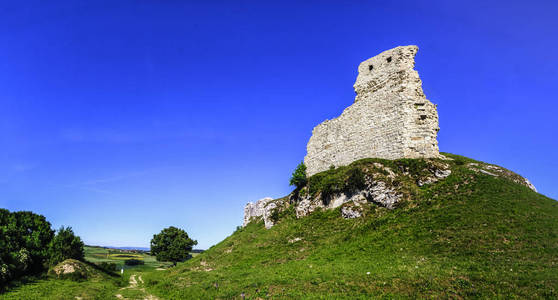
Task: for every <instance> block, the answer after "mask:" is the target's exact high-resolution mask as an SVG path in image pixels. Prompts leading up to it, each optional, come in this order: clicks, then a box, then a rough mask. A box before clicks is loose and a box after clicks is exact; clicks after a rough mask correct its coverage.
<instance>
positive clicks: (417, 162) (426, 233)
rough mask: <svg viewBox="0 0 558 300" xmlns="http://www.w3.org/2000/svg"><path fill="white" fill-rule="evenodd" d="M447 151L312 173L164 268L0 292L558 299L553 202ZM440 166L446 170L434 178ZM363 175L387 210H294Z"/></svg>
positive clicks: (508, 175) (361, 180) (113, 255)
mask: <svg viewBox="0 0 558 300" xmlns="http://www.w3.org/2000/svg"><path fill="white" fill-rule="evenodd" d="M445 155H446V156H447V157H449V158H451V160H441V159H431V160H422V159H403V160H395V161H387V160H381V159H365V160H361V161H357V162H355V163H353V164H351V165H350V166H346V167H340V168H336V169H332V170H329V171H326V172H322V173H319V174H316V175H314V176H313V177H311V178H309V183H308V184H307V185H306V186H304V187H302V188H301V189H299V190H298V191H297V192H296V193H293V194H291V195H290V196H288V197H285V198H282V199H279V200H280V202H282V203H283V205H282V206H280V210H278V212H277V213H276V214H274V216H273V218H274V221H275V223H276V224H275V226H273V227H272V228H271V229H269V230H267V229H265V228H264V224H263V221H259V222H258V221H252V222H251V223H250V224H249V225H248V226H246V227H245V228H241V229H238V230H237V231H236V232H234V233H233V234H232V235H231V236H229V237H228V238H226V239H225V240H223V241H222V242H221V243H219V244H218V245H216V246H214V247H212V248H210V249H209V250H207V251H205V252H204V253H202V254H200V255H198V256H195V257H194V258H192V259H190V260H189V261H187V262H184V263H181V264H179V265H178V266H177V267H173V268H170V269H168V270H156V268H155V267H156V266H157V264H158V263H157V262H155V261H152V258H149V257H143V256H142V258H143V259H144V260H145V261H146V265H145V266H142V267H136V268H130V269H126V270H125V271H124V275H123V276H119V275H117V276H115V275H114V274H112V275H111V274H110V273H104V272H97V271H92V273H91V274H92V275H91V276H88V278H87V279H84V280H81V281H74V280H69V279H60V278H55V277H52V276H46V275H45V276H41V277H37V278H26V279H25V280H24V282H21V283H19V284H16V285H14V286H13V287H11V288H10V289H9V291H8V292H7V293H5V294H2V295H0V299H77V298H81V299H111V298H112V299H116V297H117V296H118V297H120V298H125V299H146V298H147V299H155V298H154V297H158V298H159V299H242V297H241V295H242V294H244V296H245V298H246V299H266V298H274V299H326V298H327V299H330V298H336V299H370V298H390V299H391V298H458V299H460V298H521V299H523V298H543V299H544V298H547V299H556V298H557V297H558V202H556V201H555V200H553V199H550V198H547V197H545V196H543V195H540V194H538V193H536V192H534V191H532V190H531V189H530V188H529V187H528V184H527V183H526V182H525V181H524V180H523V178H522V177H520V176H519V175H517V174H515V173H513V172H510V171H508V170H506V169H503V168H499V167H496V166H493V165H490V164H485V163H482V162H478V161H474V160H471V159H467V158H464V157H460V156H456V155H450V154H445ZM440 166H443V167H444V168H449V169H450V170H451V174H450V175H449V176H448V177H445V178H443V179H440V178H438V179H435V180H433V177H432V174H434V173H435V170H437V168H440ZM388 169H389V170H388ZM433 172H434V173H433ZM367 176H368V177H367ZM370 176H372V177H374V178H375V179H377V180H382V181H385V182H386V184H387V188H393V189H394V190H397V191H399V192H401V193H402V197H401V200H400V201H399V202H398V203H396V208H395V209H387V208H385V207H382V205H378V204H375V203H374V202H368V203H365V204H363V205H361V206H360V207H359V208H361V213H362V214H363V216H362V217H360V218H355V219H344V218H342V217H341V208H342V207H343V206H341V207H338V208H336V209H332V210H326V209H318V210H317V211H314V212H313V213H311V214H310V215H308V216H306V217H302V218H296V213H295V206H296V205H297V201H300V199H301V198H300V197H303V195H306V196H311V197H314V198H316V199H319V198H320V197H324V203H326V202H327V201H325V200H327V197H325V196H324V195H335V194H338V193H343V192H351V191H354V190H358V189H359V188H362V187H363V186H364V184H365V183H366V180H367V179H366V178H369V177H370ZM436 180H437V181H436ZM277 203H279V202H277ZM110 251H112V250H108V249H103V248H97V249H93V248H89V247H88V248H87V256H86V259H87V260H90V261H96V262H101V261H113V262H121V259H122V258H124V257H123V256H122V255H129V253H126V252H122V253H120V252H118V251H116V250H115V251H116V252H110ZM117 252H118V253H117ZM141 255H144V254H141ZM90 266H94V265H90Z"/></svg>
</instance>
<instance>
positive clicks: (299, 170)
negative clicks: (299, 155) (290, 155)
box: [289, 162, 308, 189]
mask: <svg viewBox="0 0 558 300" xmlns="http://www.w3.org/2000/svg"><path fill="white" fill-rule="evenodd" d="M307 181H308V180H307V178H306V165H304V163H303V162H301V163H300V164H298V166H297V167H296V169H295V170H294V172H293V175H292V176H291V179H290V180H289V185H294V186H295V187H296V188H297V189H300V188H302V187H303V186H305V185H306V183H307Z"/></svg>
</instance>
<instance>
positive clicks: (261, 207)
mask: <svg viewBox="0 0 558 300" xmlns="http://www.w3.org/2000/svg"><path fill="white" fill-rule="evenodd" d="M277 202H278V201H274V200H273V198H270V197H266V198H263V199H260V200H258V201H256V203H252V202H248V203H247V204H246V206H245V207H244V223H243V224H242V226H243V227H245V226H246V225H248V223H250V221H252V220H253V219H263V220H264V224H265V228H267V229H269V228H271V227H272V226H273V225H274V223H273V220H272V218H271V215H272V214H273V211H274V210H275V209H276V208H277V207H278V204H281V203H277Z"/></svg>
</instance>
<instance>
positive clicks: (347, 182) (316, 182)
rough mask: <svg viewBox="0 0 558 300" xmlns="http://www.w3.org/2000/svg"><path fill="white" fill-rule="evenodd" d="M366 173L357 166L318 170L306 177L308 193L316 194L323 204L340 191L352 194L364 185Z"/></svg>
mask: <svg viewBox="0 0 558 300" xmlns="http://www.w3.org/2000/svg"><path fill="white" fill-rule="evenodd" d="M365 175H366V174H365V173H364V172H363V171H362V170H361V169H360V167H358V166H353V165H351V166H344V167H339V168H337V169H330V170H327V171H325V172H320V173H318V174H315V175H314V176H312V177H310V178H309V179H308V187H309V193H310V195H311V196H313V197H315V196H317V195H318V194H320V195H321V198H322V200H323V202H324V204H325V205H327V204H328V203H329V200H330V198H331V197H332V196H334V195H336V194H340V193H346V194H352V193H355V192H358V191H359V190H362V189H364V188H365V187H366V176H365Z"/></svg>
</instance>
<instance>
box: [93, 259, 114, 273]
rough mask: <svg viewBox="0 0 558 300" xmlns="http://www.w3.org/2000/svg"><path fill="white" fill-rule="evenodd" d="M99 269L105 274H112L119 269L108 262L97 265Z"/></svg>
mask: <svg viewBox="0 0 558 300" xmlns="http://www.w3.org/2000/svg"><path fill="white" fill-rule="evenodd" d="M96 265H97V267H98V268H99V269H101V270H103V271H105V272H108V273H111V272H116V271H117V270H118V269H117V268H116V263H113V262H106V261H102V262H100V263H97V264H96Z"/></svg>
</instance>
